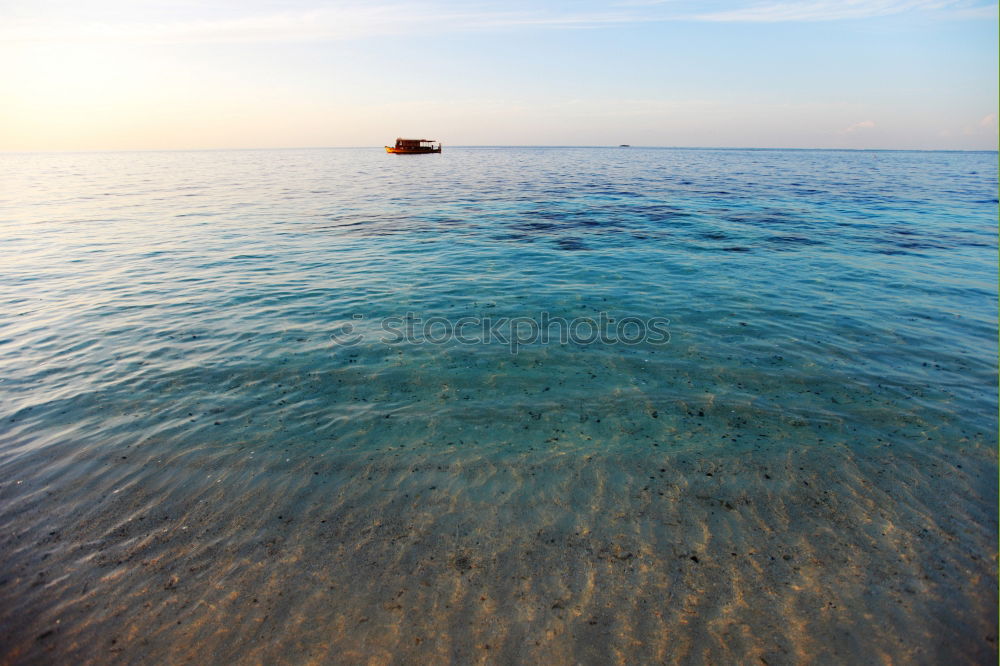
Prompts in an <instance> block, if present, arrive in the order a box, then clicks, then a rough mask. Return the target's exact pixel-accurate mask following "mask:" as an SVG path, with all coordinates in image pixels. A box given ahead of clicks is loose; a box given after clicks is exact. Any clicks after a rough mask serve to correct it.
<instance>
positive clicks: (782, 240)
mask: <svg viewBox="0 0 1000 666" xmlns="http://www.w3.org/2000/svg"><path fill="white" fill-rule="evenodd" d="M766 240H767V241H768V242H770V243H774V244H776V245H786V246H796V245H826V242H825V241H821V240H817V239H815V238H806V237H805V236H769V237H768V238H767V239H766Z"/></svg>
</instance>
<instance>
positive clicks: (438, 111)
mask: <svg viewBox="0 0 1000 666" xmlns="http://www.w3.org/2000/svg"><path fill="white" fill-rule="evenodd" d="M0 57H2V58H3V60H4V62H5V63H7V65H8V66H6V67H4V68H3V69H2V70H0V150H59V149H120V148H124V149H131V148H136V149H138V148H214V147H278V146H340V145H343V146H358V145H381V144H383V143H385V142H388V141H391V140H392V139H394V138H395V137H396V136H397V135H404V136H405V135H422V136H428V137H433V138H437V139H441V140H442V141H444V142H445V143H446V144H451V145H463V144H464V145H529V144H531V145H605V144H611V145H617V144H618V143H630V144H633V145H657V146H749V147H824V148H837V147H845V148H931V149H995V148H996V146H997V97H998V90H997V80H998V68H997V60H998V43H997V8H996V5H995V4H994V3H992V2H988V1H979V0H954V1H949V0H871V1H861V0H841V1H839V2H834V1H819V0H801V1H800V2H775V1H771V2H768V1H763V2H758V1H754V0H739V1H737V0H730V1H721V0H719V1H715V0H709V1H704V2H693V1H690V0H660V1H656V0H619V1H617V2H598V1H597V0H584V1H582V2H573V3H570V2H543V3H537V2H536V3H528V2H520V1H513V2H503V3H500V2H455V1H447V0H445V1H436V2H420V3H416V2H379V1H377V0H376V1H375V2H367V3H358V2H325V3H320V2H305V1H300V2H285V3H279V2H263V1H254V2H240V3H235V2H183V1H181V2H142V1H138V2H125V1H115V0H100V1H97V2H83V3H75V2H74V3H71V2H67V1H65V0H56V1H53V0H30V1H27V0H5V1H4V3H3V4H2V5H0Z"/></svg>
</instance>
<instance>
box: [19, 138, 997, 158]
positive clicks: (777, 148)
mask: <svg viewBox="0 0 1000 666" xmlns="http://www.w3.org/2000/svg"><path fill="white" fill-rule="evenodd" d="M434 140H435V141H437V140H436V139H434ZM448 145H449V147H451V148H609V149H610V148H613V149H619V148H641V149H642V148H644V149H656V150H774V151H793V150H800V151H828V152H861V153H870V152H895V153H996V152H998V151H1000V147H998V148H874V147H873V148H821V147H810V148H801V147H798V148H793V147H783V146H670V145H662V146H661V145H643V144H617V145H614V144H448ZM384 147H385V146H384V145H351V146H273V147H262V146H246V147H240V148H232V147H229V148H222V147H217V148H80V149H51V150H5V149H0V155H44V154H50V155H56V154H66V153H197V152H227V151H265V150H367V149H371V150H375V149H383V148H384Z"/></svg>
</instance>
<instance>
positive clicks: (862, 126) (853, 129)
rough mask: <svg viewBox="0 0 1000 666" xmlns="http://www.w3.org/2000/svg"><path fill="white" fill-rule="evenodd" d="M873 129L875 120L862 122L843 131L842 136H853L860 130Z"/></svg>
mask: <svg viewBox="0 0 1000 666" xmlns="http://www.w3.org/2000/svg"><path fill="white" fill-rule="evenodd" d="M873 127H875V121H874V120H862V121H861V122H857V123H854V124H853V125H851V126H850V127H848V128H846V129H844V130H841V134H853V133H854V132H857V131H859V130H866V129H872V128H873Z"/></svg>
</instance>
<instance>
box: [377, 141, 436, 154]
mask: <svg viewBox="0 0 1000 666" xmlns="http://www.w3.org/2000/svg"><path fill="white" fill-rule="evenodd" d="M385 152H387V153H395V154H397V155H424V154H426V153H440V152H441V142H440V141H435V140H434V139H396V145H395V146H386V147H385Z"/></svg>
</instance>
